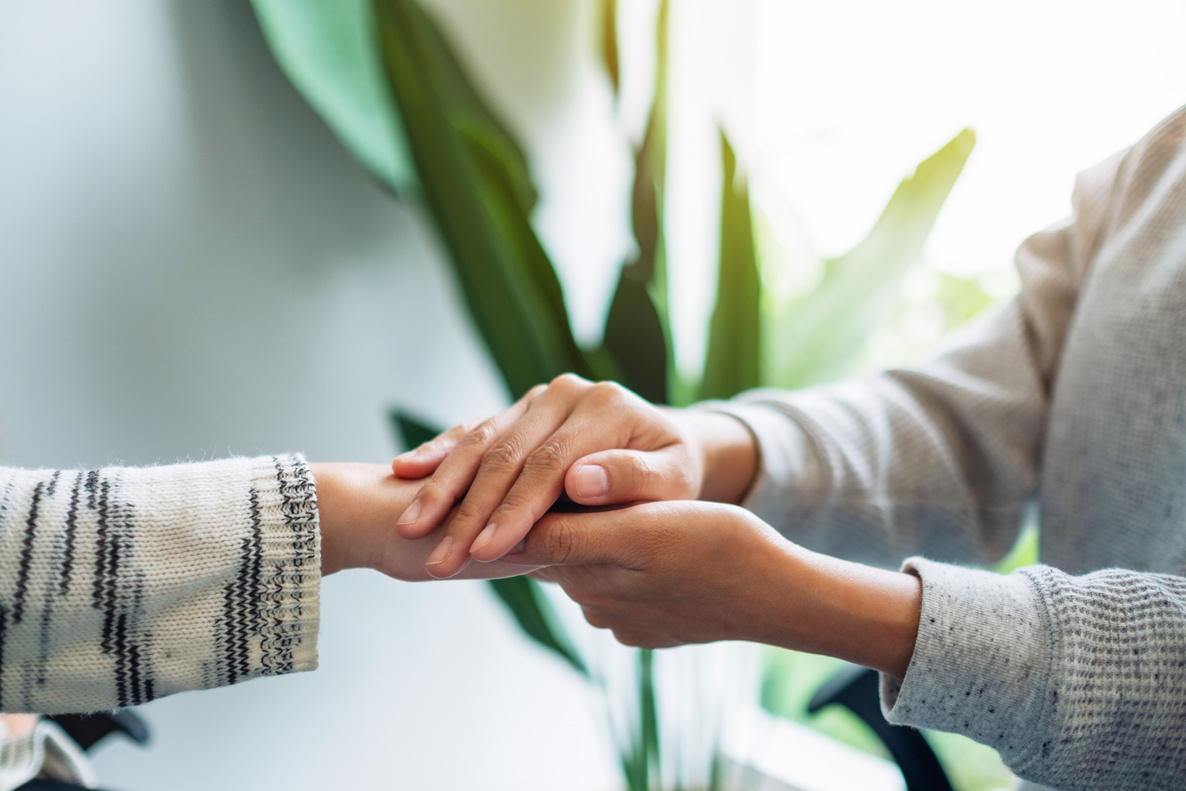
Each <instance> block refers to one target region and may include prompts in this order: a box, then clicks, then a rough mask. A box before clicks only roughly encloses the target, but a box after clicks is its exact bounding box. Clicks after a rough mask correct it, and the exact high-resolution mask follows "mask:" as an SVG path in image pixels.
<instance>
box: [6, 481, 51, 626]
mask: <svg viewBox="0 0 1186 791" xmlns="http://www.w3.org/2000/svg"><path fill="white" fill-rule="evenodd" d="M44 496H45V481H39V482H38V484H37V486H35V487H34V488H33V502H32V503H30V505H29V517H28V519H26V520H25V535H24V540H23V541H22V543H21V559H20V563H19V565H18V567H17V576H16V592H15V593H14V594H13V603H12V622H13V623H14V624H16V623H20V622H21V619H23V618H24V617H25V595H26V594H27V593H28V590H29V568H30V566H31V565H32V563H33V537H34V536H35V535H36V533H37V511H38V509H39V508H40V507H41V498H42V497H44Z"/></svg>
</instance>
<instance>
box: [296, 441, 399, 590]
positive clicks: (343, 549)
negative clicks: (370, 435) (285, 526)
mask: <svg viewBox="0 0 1186 791" xmlns="http://www.w3.org/2000/svg"><path fill="white" fill-rule="evenodd" d="M309 469H310V470H311V471H312V473H313V478H314V481H315V483H316V487H317V513H318V522H319V524H320V527H321V573H322V575H323V576H324V575H328V574H333V573H334V572H337V571H341V570H343V569H352V568H380V567H381V566H382V565H383V563H384V557H383V553H384V551H385V548H386V547H387V546H388V545H389V544H390V543H391V542H390V540H388V539H389V535H388V534H389V532H390V531H391V530H392V529H393V526H394V524H395V519H396V518H397V517H398V515H399V514H400V512H401V511H402V510H403V508H406V507H407V505H408V503H409V502H410V500H411V495H412V494H414V493H415V490H416V488H418V487H416V486H414V485H411V484H407V483H404V482H401V481H399V480H398V479H396V478H395V477H394V476H392V474H391V470H390V469H389V468H388V467H387V466H386V465H381V464H352V463H340V464H326V463H321V464H310V465H309Z"/></svg>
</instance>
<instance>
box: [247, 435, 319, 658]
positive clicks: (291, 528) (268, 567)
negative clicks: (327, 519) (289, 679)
mask: <svg viewBox="0 0 1186 791" xmlns="http://www.w3.org/2000/svg"><path fill="white" fill-rule="evenodd" d="M251 464H252V487H253V490H254V491H255V492H256V495H257V502H256V503H254V504H253V510H254V512H255V514H257V515H258V520H257V524H258V528H259V537H260V540H259V546H260V562H259V567H258V568H259V575H260V576H259V580H258V589H259V590H260V591H261V592H262V595H261V598H260V601H259V602H258V609H257V610H256V612H257V619H256V627H257V629H258V632H257V633H258V634H259V636H260V642H259V667H258V670H257V673H255V674H258V675H279V674H282V673H292V672H298V671H302V670H313V669H315V668H316V667H317V634H318V630H319V628H320V624H321V598H320V590H321V531H320V529H319V524H318V514H317V490H316V485H315V483H314V481H313V475H312V473H311V472H310V471H309V465H308V464H307V463H306V462H305V459H304V458H303V457H301V456H299V455H285V456H273V457H270V458H269V457H262V458H258V459H252V460H251Z"/></svg>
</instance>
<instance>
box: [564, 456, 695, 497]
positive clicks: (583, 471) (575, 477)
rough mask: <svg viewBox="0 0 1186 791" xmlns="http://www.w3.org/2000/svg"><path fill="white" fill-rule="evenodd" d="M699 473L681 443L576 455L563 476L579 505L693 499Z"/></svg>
mask: <svg viewBox="0 0 1186 791" xmlns="http://www.w3.org/2000/svg"><path fill="white" fill-rule="evenodd" d="M700 477H701V476H700V473H699V471H698V469H696V465H695V463H694V461H693V457H692V454H691V452H690V451H689V449H688V446H687V445H685V444H683V443H676V444H673V445H668V446H667V447H666V448H662V449H661V450H654V451H641V450H607V451H602V452H601V453H593V454H590V455H588V456H585V457H584V458H581V459H578V460H577V461H576V463H574V464H573V465H572V467H570V468H569V470H568V473H567V474H566V475H565V477H564V491H565V492H566V493H567V494H568V496H569V497H571V498H572V499H573V501H574V502H577V503H580V504H581V505H616V504H620V503H633V502H638V501H640V500H651V501H655V500H695V499H696V498H697V497H698V496H699V494H700Z"/></svg>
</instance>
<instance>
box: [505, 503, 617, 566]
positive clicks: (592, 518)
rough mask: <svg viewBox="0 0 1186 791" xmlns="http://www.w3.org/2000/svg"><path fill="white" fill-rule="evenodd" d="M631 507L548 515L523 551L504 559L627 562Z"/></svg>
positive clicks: (557, 563) (566, 563) (517, 561)
mask: <svg viewBox="0 0 1186 791" xmlns="http://www.w3.org/2000/svg"><path fill="white" fill-rule="evenodd" d="M630 510H631V509H628V508H620V509H614V510H607V511H585V512H582V513H554V514H548V515H546V516H545V517H544V518H543V519H541V520H539V521H538V522H536V523H535V526H534V527H533V528H531V532H530V533H528V534H527V538H526V539H524V541H523V549H522V551H520V552H515V553H513V554H508V555H504V556H503V558H502V559H503V560H504V561H506V562H508V563H514V564H516V565H518V564H523V565H529V566H576V565H623V566H624V565H627V561H628V559H629V557H630V556H631V555H632V554H633V547H632V542H631V538H630V533H631V531H630V530H629V529H628V522H629V521H630V520H629V517H628V516H627V515H628V514H629V512H630Z"/></svg>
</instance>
